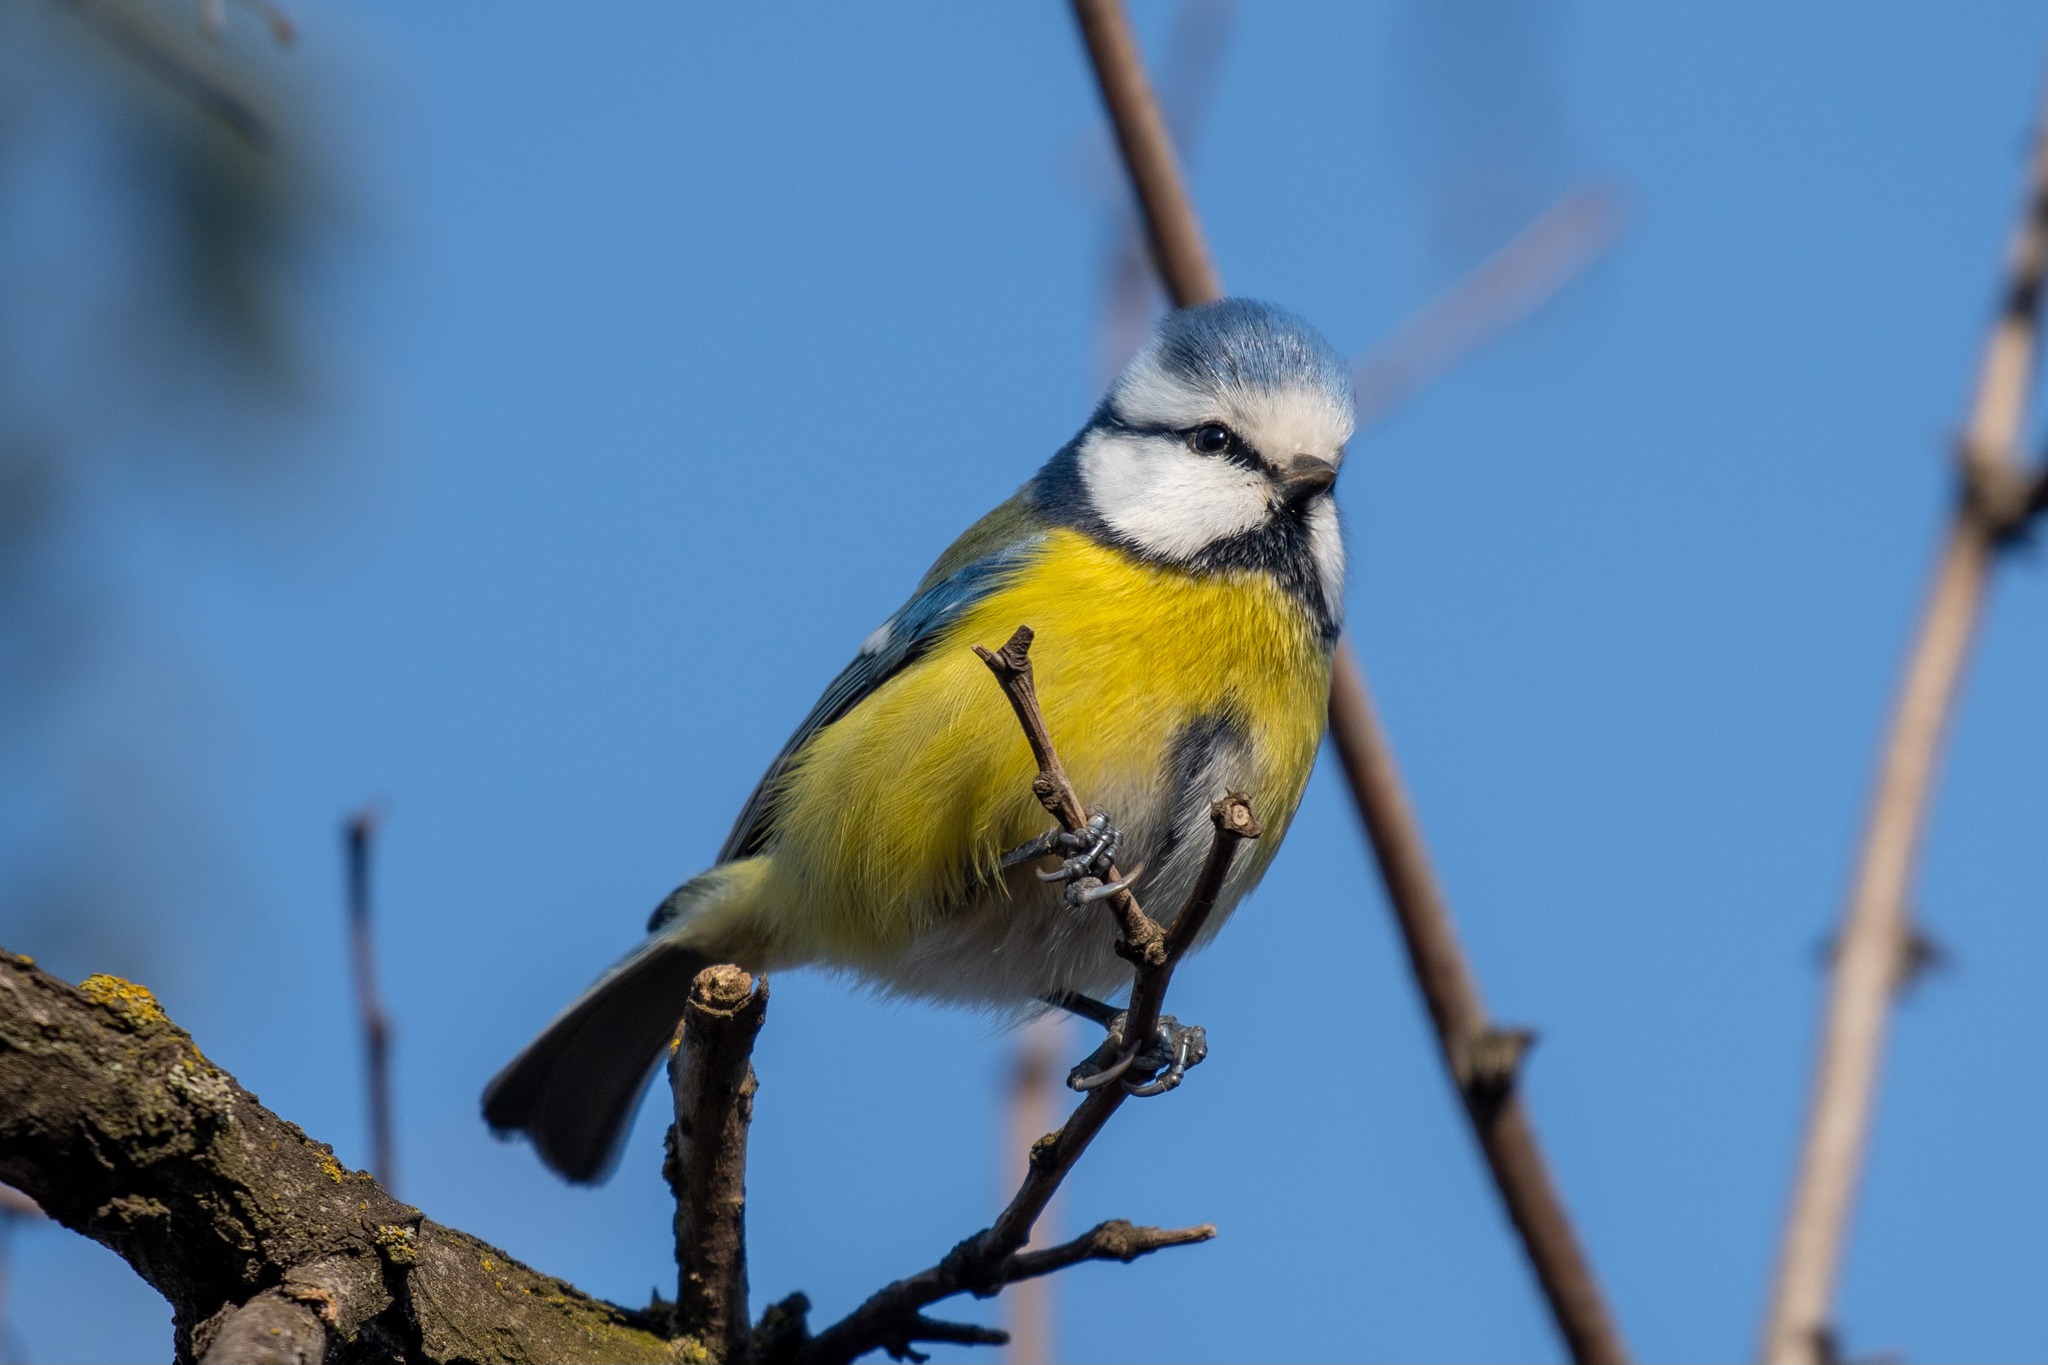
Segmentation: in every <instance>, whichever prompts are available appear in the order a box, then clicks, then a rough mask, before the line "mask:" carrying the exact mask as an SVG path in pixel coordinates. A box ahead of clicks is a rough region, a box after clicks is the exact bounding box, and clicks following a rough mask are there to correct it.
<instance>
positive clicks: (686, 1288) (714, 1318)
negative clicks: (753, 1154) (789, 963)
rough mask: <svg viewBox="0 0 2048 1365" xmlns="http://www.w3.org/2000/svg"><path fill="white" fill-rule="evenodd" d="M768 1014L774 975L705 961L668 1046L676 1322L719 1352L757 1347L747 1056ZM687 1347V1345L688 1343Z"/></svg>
mask: <svg viewBox="0 0 2048 1365" xmlns="http://www.w3.org/2000/svg"><path fill="white" fill-rule="evenodd" d="M767 1017H768V982H767V979H766V978H765V977H764V978H763V979H762V980H761V982H760V984H759V985H756V984H755V983H754V978H753V977H751V976H749V975H748V974H747V973H746V972H744V971H742V970H741V969H740V968H738V967H732V966H721V967H706V968H705V969H704V970H703V971H701V972H699V973H697V979H696V981H695V982H694V983H693V984H692V985H691V987H690V999H689V1003H688V1004H687V1005H685V1006H684V1007H683V1022H682V1029H681V1032H680V1034H679V1035H678V1039H677V1045H676V1047H675V1048H674V1049H673V1050H672V1051H671V1052H670V1054H669V1063H668V1075H669V1084H670V1085H671V1086H672V1087H673V1088H674V1091H675V1103H676V1121H675V1127H673V1128H672V1129H670V1130H669V1159H668V1162H667V1170H666V1174H667V1176H668V1179H669V1188H670V1189H671V1190H673V1191H674V1192H675V1196H676V1221H675V1229H676V1266H677V1269H678V1271H679V1274H680V1281H679V1284H678V1289H677V1294H676V1332H675V1334H676V1335H677V1336H678V1337H681V1338H687V1339H689V1341H690V1342H692V1343H694V1344H695V1345H696V1346H697V1347H698V1348H699V1349H700V1350H701V1351H703V1352H704V1353H705V1354H706V1357H707V1358H708V1359H709V1360H713V1361H720V1362H725V1361H742V1360H746V1359H748V1358H749V1357H750V1356H751V1355H752V1351H753V1341H752V1324H751V1320H750V1319H749V1317H748V1312H747V1230H746V1212H747V1126H748V1125H749V1124H751V1123H752V1122H753V1120H754V1092H755V1090H757V1089H758V1088H759V1087H758V1085H757V1083H756V1082H755V1080H754V1068H753V1064H752V1062H751V1060H750V1059H751V1057H752V1055H753V1051H754V1038H755V1037H756V1035H758V1034H759V1033H760V1031H761V1024H762V1022H763V1021H764V1020H765V1019H766V1018H767ZM686 1353H687V1352H686Z"/></svg>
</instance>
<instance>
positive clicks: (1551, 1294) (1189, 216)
mask: <svg viewBox="0 0 2048 1365" xmlns="http://www.w3.org/2000/svg"><path fill="white" fill-rule="evenodd" d="M1073 4H1074V13H1075V16H1076V18H1077V19H1078V20H1079V21H1080V26H1081V33H1082V36H1083V38H1084V39H1085V41H1086V43H1087V46H1088V53H1089V56H1090V58H1091V59H1092V60H1093V62H1094V65H1095V75H1096V80H1097V83H1098V85H1099V86H1100V87H1101V90H1102V96H1103V103H1104V105H1105V106H1106V107H1107V109H1108V111H1109V115H1110V118H1111V120H1112V121H1113V122H1114V123H1115V124H1116V130H1117V142H1118V145H1119V146H1120V147H1122V149H1123V152H1124V160H1125V166H1126V169H1127V170H1128V171H1129V173H1130V177H1131V183H1132V186H1133V188H1134V189H1135V190H1136V192H1137V196H1138V201H1139V204H1140V205H1141V207H1142V209H1143V212H1144V216H1145V221H1146V223H1147V224H1148V227H1149V230H1150V232H1151V236H1152V240H1153V242H1154V243H1155V247H1156V259H1157V261H1158V264H1159V268H1160V273H1161V275H1162V276H1163V277H1164V280H1165V284H1166V290H1167V293H1168V294H1169V295H1170V296H1171V297H1172V298H1173V300H1174V302H1175V303H1176V304H1177V305H1179V306H1181V307H1187V306H1189V305H1191V304H1197V303H1206V302H1208V301H1209V300H1211V299H1214V298H1218V297H1220V296H1221V294H1222V288H1223V287H1222V282H1221V280H1220V278H1219V277H1218V275H1217V272H1216V270H1215V267H1214V266H1213V265H1212V264H1211V263H1210V261H1209V259H1208V256H1207V253H1206V249H1205V248H1204V247H1203V244H1202V234H1201V230H1200V228H1199V226H1197V220H1196V216H1195V211H1194V205H1193V203H1192V202H1191V201H1190V200H1189V198H1188V195H1187V190H1186V187H1185V185H1184V184H1183V183H1182V181H1181V177H1180V175H1179V173H1178V170H1177V169H1176V168H1175V166H1174V157H1173V147H1172V145H1171V143H1170V142H1169V141H1168V139H1167V137H1166V131H1165V127H1164V125H1163V123H1162V122H1161V121H1160V119H1159V117H1158V111H1157V106H1156V103H1155V101H1154V100H1153V99H1152V97H1151V94H1150V93H1149V84H1148V82H1147V80H1146V77H1145V70H1144V66H1143V63H1142V61H1141V59H1140V57H1139V55H1138V48H1137V43H1136V41H1135V40H1134V39H1133V38H1132V36H1131V32H1130V26H1129V22H1128V20H1127V19H1126V17H1125V15H1124V11H1123V6H1122V4H1121V3H1120V2H1119V0H1073ZM1162 243H1163V244H1171V245H1172V246H1173V247H1174V249H1172V250H1168V249H1166V247H1165V246H1163V245H1158V244H1162ZM1330 733H1331V736H1332V738H1333V739H1334V740H1335V741H1336V745H1337V749H1338V753H1339V755H1340V756H1341V757H1342V758H1343V761H1344V762H1343V766H1344V773H1345V777H1346V779H1347V781H1348V783H1349V785H1350V788H1351V795H1352V798H1353V800H1355V801H1356V802H1357V804H1358V810H1359V815H1360V817H1361V818H1362V819H1363V821H1364V822H1365V827H1366V830H1367V833H1368V834H1369V835H1370V837H1371V839H1372V843H1373V850H1374V853H1375V855H1376V856H1377V858H1378V861H1379V866H1380V871H1381V874H1382V876H1383V877H1384V879H1385V881H1386V887H1387V897H1388V900H1389V901H1390V902H1392V904H1393V907H1394V913H1395V917H1396V919H1397V921H1398V922H1399V924H1400V926H1401V932H1402V935H1403V937H1404V938H1405V939H1406V941H1407V945H1408V954H1409V959H1410V961H1411V962H1412V963H1413V964H1414V967H1415V972H1416V981H1417V984H1418V985H1419V986H1420V987H1421V989H1422V994H1423V999H1424V1000H1425V1001H1426V1002H1427V1004H1428V1006H1429V1012H1430V1017H1431V1018H1432V1019H1433V1020H1435V1021H1436V1024H1437V1034H1438V1038H1439V1041H1440V1042H1441V1044H1442V1047H1443V1054H1444V1060H1445V1063H1446V1065H1447V1066H1448V1068H1449V1070H1450V1073H1451V1077H1452V1080H1453V1082H1454V1083H1455V1084H1456V1085H1457V1087H1458V1091H1459V1094H1460V1095H1462V1096H1464V1097H1465V1101H1466V1106H1465V1107H1466V1112H1467V1113H1468V1114H1469V1115H1470V1116H1471V1118H1472V1123H1473V1130H1474V1132H1475V1133H1476V1135H1477V1136H1478V1139H1479V1144H1480V1147H1481V1149H1482V1150H1483V1151H1484V1152H1485V1154H1486V1158H1487V1164H1488V1166H1489V1167H1490V1168H1491V1170H1492V1172H1493V1178H1494V1183H1495V1185H1497V1186H1498V1187H1499V1189H1500V1194H1501V1199H1502V1202H1504V1203H1505V1204H1506V1205H1507V1209H1508V1214H1509V1216H1510V1218H1512V1219H1513V1221H1514V1224H1515V1228H1516V1230H1517V1231H1518V1232H1519V1233H1520V1234H1521V1238H1522V1245H1523V1247H1524V1249H1525V1250H1526V1251H1527V1253H1528V1255H1529V1260H1530V1263H1531V1265H1532V1266H1533V1267H1534V1269H1535V1271H1536V1278H1537V1282H1538V1283H1539V1284H1540V1285H1541V1286H1542V1288H1543V1292H1544V1296H1545V1298H1546V1299H1547V1301H1548V1302H1549V1305H1550V1310H1551V1315H1552V1316H1553V1317H1554V1318H1555V1320H1556V1322H1557V1326H1558V1331H1559V1332H1560V1333H1561V1334H1562V1335H1563V1337H1564V1339H1565V1344H1566V1346H1567V1347H1568V1348H1569V1349H1570V1351H1571V1353H1572V1357H1573V1359H1575V1360H1578V1361H1582V1362H1595V1361H1598V1362H1616V1361H1623V1360H1626V1359H1627V1358H1628V1351H1627V1347H1626V1346H1624V1345H1623V1343H1622V1340H1621V1333H1620V1330H1619V1329H1618V1328H1617V1327H1616V1325H1615V1323H1614V1318H1613V1315H1612V1314H1611V1313H1610V1312H1609V1311H1608V1309H1607V1305H1606V1302H1605V1299H1604V1297H1603V1296H1602V1294H1601V1292H1600V1288H1599V1283H1598V1281H1596V1280H1595V1279H1594V1277H1593V1270H1592V1266H1591V1264H1590V1263H1589V1262H1588V1261H1587V1260H1586V1256H1585V1252H1584V1250H1583V1249H1582V1248H1581V1247H1580V1245H1579V1240H1578V1237H1577V1235H1576V1234H1575V1233H1574V1232H1573V1230H1572V1226H1571V1221H1570V1218H1569V1217H1568V1216H1567V1215H1566V1213H1565V1210H1564V1203H1563V1201H1562V1200H1561V1199H1560V1198H1559V1197H1558V1193H1557V1189H1556V1186H1555V1185H1554V1183H1553V1182H1552V1181H1551V1178H1550V1173H1549V1168H1548V1166H1547V1165H1546V1163H1545V1162H1544V1160H1543V1154H1542V1151H1541V1149H1540V1148H1539V1147H1538V1146H1537V1144H1536V1135H1535V1131H1534V1129H1532V1128H1531V1127H1530V1124H1529V1121H1528V1117H1527V1115H1526V1114H1525V1113H1524V1112H1523V1110H1522V1108H1521V1105H1520V1102H1519V1101H1518V1100H1517V1099H1516V1097H1515V1094H1514V1090H1513V1087H1512V1085H1511V1084H1509V1083H1508V1082H1509V1081H1510V1080H1511V1077H1507V1078H1502V1077H1497V1076H1496V1077H1488V1076H1485V1075H1482V1074H1480V1073H1478V1072H1475V1070H1474V1066H1473V1063H1474V1060H1475V1048H1477V1049H1478V1050H1479V1051H1480V1052H1482V1053H1484V1052H1487V1050H1488V1048H1489V1046H1490V1045H1489V1040H1490V1039H1493V1038H1494V1037H1495V1036H1496V1035H1495V1034H1494V1031H1493V1029H1492V1026H1491V1024H1490V1023H1489V1022H1488V1020H1487V1017H1486V1011H1485V1006H1484V1005H1483V1004H1482V1003H1481V1001H1480V997H1479V991H1478V986H1477V983H1476V982H1475V981H1474V979H1473V976H1472V972H1471V968H1470V967H1468V966H1467V965H1466V962H1465V956H1464V953H1463V951H1462V950H1461V948H1460V947H1459V945H1458V939H1457V932H1456V930H1455V929H1454V928H1453V927H1452V923H1451V918H1450V912H1449V909H1448V907H1447V906H1446V904H1445V902H1444V898H1443V895H1442V892H1441V891H1440V890H1439V889H1438V887H1437V885H1436V878H1435V876H1434V874H1433V873H1432V872H1431V870H1430V863H1429V853H1428V850H1427V848H1426V847H1425V845H1424V844H1423V841H1422V831H1421V828H1420V827H1419V826H1418V825H1417V823H1416V821H1415V815H1414V811H1413V809H1412V808H1411V807H1410V806H1409V804H1408V798H1407V794H1406V792H1405V790H1404V788H1403V785H1402V782H1401V778H1400V773H1399V770H1398V769H1397V768H1396V767H1395V764H1394V758H1393V752H1392V750H1391V749H1390V748H1389V747H1388V744H1387V740H1386V736H1385V735H1384V733H1382V731H1381V730H1380V727H1379V723H1378V720H1377V718H1376V717H1375V716H1374V714H1373V710H1372V705H1371V702H1370V701H1369V700H1368V698H1367V693H1366V688H1365V676H1364V673H1363V671H1362V670H1361V669H1360V668H1359V666H1358V663H1357V660H1356V659H1355V658H1353V656H1352V654H1351V651H1350V650H1349V648H1348V647H1347V646H1346V644H1345V643H1344V642H1343V641H1339V642H1338V645H1337V657H1336V665H1335V670H1334V672H1333V674H1332V679H1331V691H1330ZM1524 1043H1525V1044H1526V1039H1525V1040H1524ZM1498 1053H1499V1049H1498V1048H1497V1047H1495V1048H1493V1050H1492V1052H1491V1053H1490V1054H1489V1055H1491V1056H1497V1055H1498ZM1475 1079H1477V1080H1480V1081H1482V1082H1484V1084H1483V1085H1482V1086H1481V1087H1480V1089H1479V1090H1477V1091H1475V1087H1474V1081H1475Z"/></svg>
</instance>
